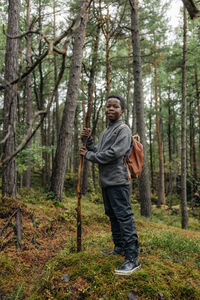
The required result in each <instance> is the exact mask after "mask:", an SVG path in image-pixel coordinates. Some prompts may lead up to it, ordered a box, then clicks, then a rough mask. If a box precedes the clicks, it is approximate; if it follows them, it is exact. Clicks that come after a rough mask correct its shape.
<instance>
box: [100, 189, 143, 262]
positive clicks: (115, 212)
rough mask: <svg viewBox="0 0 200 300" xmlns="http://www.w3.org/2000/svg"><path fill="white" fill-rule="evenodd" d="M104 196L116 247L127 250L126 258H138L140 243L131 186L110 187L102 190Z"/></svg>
mask: <svg viewBox="0 0 200 300" xmlns="http://www.w3.org/2000/svg"><path fill="white" fill-rule="evenodd" d="M102 194H103V200H104V207H105V213H106V215H107V216H108V217H109V218H110V223H111V230H112V238H113V242H114V244H115V246H118V247H121V248H123V249H124V250H125V257H126V258H129V259H131V258H135V257H137V256H138V247H139V242H138V236H137V232H136V226H135V222H134V220H133V212H132V209H131V205H130V201H129V186H127V185H123V186H108V187H105V188H102Z"/></svg>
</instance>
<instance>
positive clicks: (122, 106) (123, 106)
mask: <svg viewBox="0 0 200 300" xmlns="http://www.w3.org/2000/svg"><path fill="white" fill-rule="evenodd" d="M110 98H116V99H118V100H119V101H120V105H121V108H122V110H124V109H125V101H124V99H123V98H122V97H121V96H119V95H114V94H113V95H109V96H108V97H107V101H108V99H110Z"/></svg>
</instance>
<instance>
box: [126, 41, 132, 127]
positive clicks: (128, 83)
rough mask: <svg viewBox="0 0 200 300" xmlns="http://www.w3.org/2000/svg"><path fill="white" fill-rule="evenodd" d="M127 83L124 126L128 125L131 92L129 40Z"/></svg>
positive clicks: (129, 48) (129, 43) (129, 42)
mask: <svg viewBox="0 0 200 300" xmlns="http://www.w3.org/2000/svg"><path fill="white" fill-rule="evenodd" d="M127 71H128V78H127V80H128V82H127V96H126V99H127V100H126V124H127V125H128V126H130V125H129V119H130V90H131V40H130V38H128V70H127Z"/></svg>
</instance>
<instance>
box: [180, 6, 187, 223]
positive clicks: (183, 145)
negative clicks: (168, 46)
mask: <svg viewBox="0 0 200 300" xmlns="http://www.w3.org/2000/svg"><path fill="white" fill-rule="evenodd" d="M186 59H187V19H186V9H185V8H184V24H183V64H182V131H181V216H182V218H181V223H182V228H183V229H187V228H188V212H187V167H186V158H187V153H186V151H187V136H186V134H187V132H186V117H187V102H186Z"/></svg>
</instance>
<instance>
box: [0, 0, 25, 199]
mask: <svg viewBox="0 0 200 300" xmlns="http://www.w3.org/2000/svg"><path fill="white" fill-rule="evenodd" d="M20 5H21V2H20V0H16V1H9V6H8V31H7V33H8V34H9V35H10V36H16V35H18V31H19V17H20ZM18 51H19V40H18V39H10V38H8V37H7V39H6V55H5V80H6V82H7V83H9V82H12V81H13V80H14V79H15V78H16V77H17V61H18ZM3 120H4V123H3V138H5V137H6V135H7V134H8V133H9V132H10V134H9V136H8V138H7V140H6V142H5V143H4V145H3V157H6V156H8V155H9V154H11V153H13V152H14V151H15V148H16V122H17V85H16V84H15V85H11V86H9V85H8V86H7V87H6V89H5V93H4V109H3ZM16 194H17V172H16V158H13V159H12V160H11V161H10V162H9V163H8V164H7V165H5V166H3V170H2V197H3V199H4V198H5V197H6V195H7V196H10V197H16Z"/></svg>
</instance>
